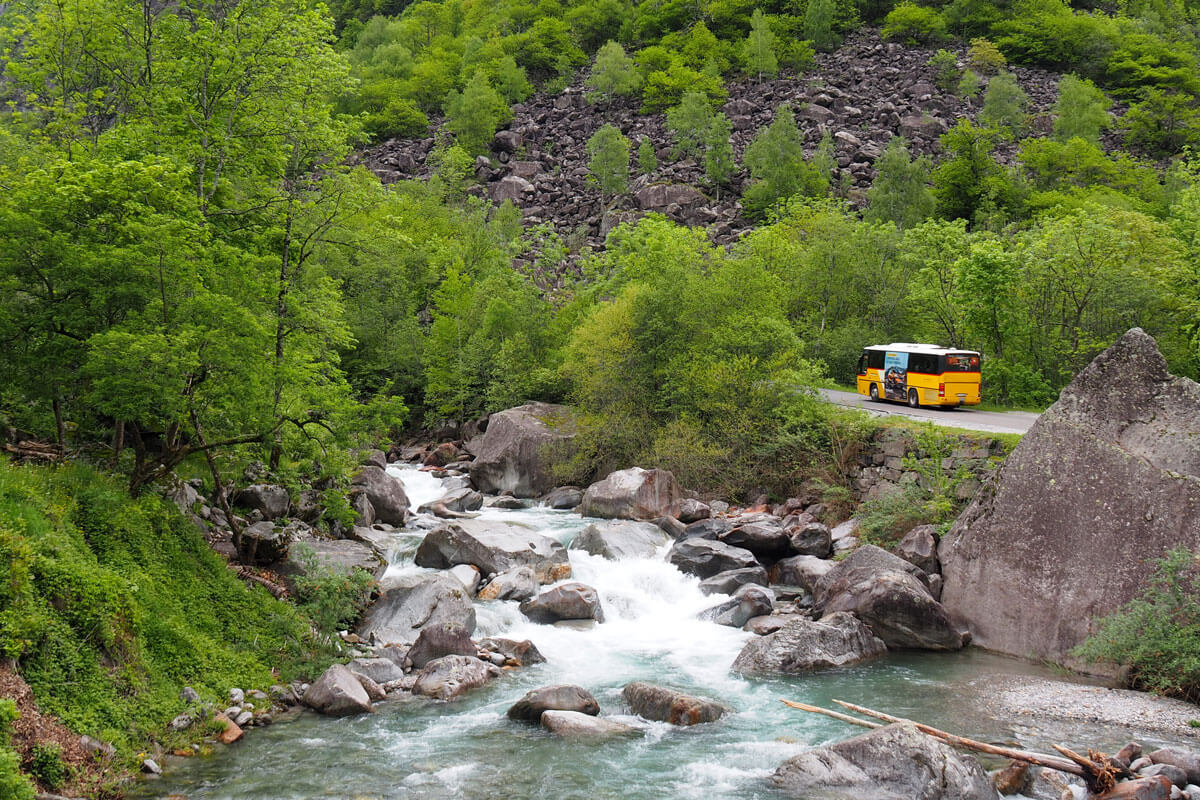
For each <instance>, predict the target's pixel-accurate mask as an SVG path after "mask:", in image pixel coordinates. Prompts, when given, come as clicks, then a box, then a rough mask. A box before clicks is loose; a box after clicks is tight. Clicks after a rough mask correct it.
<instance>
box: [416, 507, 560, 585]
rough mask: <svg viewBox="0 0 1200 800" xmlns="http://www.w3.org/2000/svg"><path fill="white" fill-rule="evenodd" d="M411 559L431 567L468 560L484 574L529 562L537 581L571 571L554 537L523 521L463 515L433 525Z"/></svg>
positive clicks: (552, 580) (466, 562) (557, 578)
mask: <svg viewBox="0 0 1200 800" xmlns="http://www.w3.org/2000/svg"><path fill="white" fill-rule="evenodd" d="M415 561H416V564H417V566H419V567H430V568H432V569H449V568H450V567H453V566H455V565H456V564H472V565H474V566H476V567H478V568H479V571H480V572H481V573H483V574H485V575H489V574H492V573H500V572H505V571H507V570H510V569H512V568H513V567H520V566H531V567H533V569H534V573H535V574H536V575H537V578H538V581H539V582H541V583H553V582H554V581H557V580H562V579H563V578H566V577H569V576H570V574H571V566H570V563H569V562H568V561H567V551H566V548H564V547H563V546H562V544H560V543H559V542H558V541H557V540H555V539H551V538H550V537H548V536H543V535H542V534H540V533H538V532H536V531H534V530H533V529H531V528H529V527H528V526H525V525H520V524H517V523H510V522H496V521H492V520H478V519H463V520H456V521H454V522H449V523H446V524H445V525H441V526H439V527H437V528H434V529H433V530H432V531H430V532H429V533H427V534H426V535H425V538H424V539H423V540H422V541H421V544H420V546H419V547H417V554H416V558H415Z"/></svg>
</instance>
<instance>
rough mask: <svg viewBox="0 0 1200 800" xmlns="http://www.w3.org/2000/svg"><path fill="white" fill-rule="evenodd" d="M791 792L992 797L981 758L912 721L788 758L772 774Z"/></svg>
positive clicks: (935, 799) (907, 799)
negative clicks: (971, 754)
mask: <svg viewBox="0 0 1200 800" xmlns="http://www.w3.org/2000/svg"><path fill="white" fill-rule="evenodd" d="M771 780H772V782H773V783H774V784H775V785H776V786H778V787H779V788H780V789H781V790H782V792H783V794H784V795H785V796H786V797H795V798H805V799H806V800H807V798H812V797H821V798H829V800H861V799H862V798H866V797H869V798H871V800H993V798H995V797H996V790H995V788H993V787H992V784H991V781H989V780H988V777H987V774H986V773H985V772H984V771H983V767H981V766H980V765H979V762H978V761H976V760H975V759H974V758H972V757H971V756H968V755H964V754H960V753H957V752H956V751H955V750H954V749H953V748H951V747H950V746H949V745H946V744H943V743H942V742H940V741H938V740H937V739H934V738H933V737H932V736H927V735H925V734H923V733H921V732H920V731H918V730H917V729H916V728H915V727H914V726H912V725H888V726H886V727H883V728H877V729H875V730H873V731H869V732H867V733H864V734H860V735H859V736H855V737H854V738H852V739H847V740H846V741H844V742H838V743H837V744H834V745H829V746H828V747H819V748H816V749H813V750H810V751H808V752H806V753H801V754H800V755H798V756H794V757H792V758H789V759H788V760H787V761H785V762H784V763H783V765H782V766H780V767H779V769H777V770H776V771H775V774H774V775H773V776H772V778H771Z"/></svg>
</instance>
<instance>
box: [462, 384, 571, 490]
mask: <svg viewBox="0 0 1200 800" xmlns="http://www.w3.org/2000/svg"><path fill="white" fill-rule="evenodd" d="M574 436H575V433H574V428H573V427H572V426H571V423H570V417H569V412H568V410H567V408H566V407H565V406H557V405H552V404H549V403H526V404H525V405H523V406H517V407H516V408H510V409H508V410H506V411H499V412H497V413H495V414H492V416H491V417H490V418H489V419H488V426H487V431H486V432H485V433H484V434H483V435H481V436H478V437H476V438H474V439H472V440H471V441H470V442H468V444H467V449H468V450H470V452H471V453H472V454H473V455H474V456H475V460H474V461H472V462H471V481H472V482H473V483H474V484H475V487H476V488H477V489H479V491H481V492H484V493H486V494H503V493H505V492H512V493H513V494H514V495H516V496H517V497H536V496H537V495H540V494H545V493H546V492H548V491H550V489H552V488H553V487H554V482H553V480H551V478H550V469H549V468H550V464H551V463H552V459H554V458H555V457H556V454H558V455H560V454H561V452H562V451H563V450H564V449H565V448H569V447H570V442H571V440H572V439H573V438H574Z"/></svg>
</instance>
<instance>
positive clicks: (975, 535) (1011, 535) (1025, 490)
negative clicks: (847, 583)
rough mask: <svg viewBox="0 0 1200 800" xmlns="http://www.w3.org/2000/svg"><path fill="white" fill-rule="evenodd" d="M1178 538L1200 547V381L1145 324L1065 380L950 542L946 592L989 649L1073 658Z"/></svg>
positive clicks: (942, 548)
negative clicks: (1173, 366) (1177, 370)
mask: <svg viewBox="0 0 1200 800" xmlns="http://www.w3.org/2000/svg"><path fill="white" fill-rule="evenodd" d="M1177 547H1187V548H1189V549H1192V550H1196V549H1200V385H1198V384H1197V383H1196V382H1194V381H1192V380H1189V379H1187V378H1179V377H1175V376H1172V375H1171V374H1170V372H1169V371H1168V370H1167V363H1166V360H1165V359H1164V358H1163V357H1162V355H1161V354H1160V353H1159V352H1158V348H1157V346H1156V345H1155V342H1154V339H1153V338H1151V337H1150V336H1149V335H1147V334H1146V333H1145V332H1144V331H1142V330H1141V329H1140V328H1134V329H1133V330H1130V331H1129V332H1128V333H1126V334H1125V335H1123V336H1122V337H1121V338H1120V339H1119V340H1118V341H1117V342H1116V343H1115V344H1114V345H1113V346H1112V347H1110V348H1108V349H1107V350H1105V351H1104V352H1103V353H1101V354H1100V355H1098V356H1097V357H1096V358H1095V360H1094V361H1092V363H1091V364H1090V365H1089V366H1088V367H1086V368H1085V369H1084V370H1083V371H1082V372H1080V373H1079V375H1078V376H1076V378H1075V380H1074V381H1072V382H1071V384H1070V385H1069V386H1067V388H1065V389H1064V390H1063V391H1062V394H1061V395H1060V397H1059V399H1058V402H1056V403H1055V404H1054V405H1053V406H1051V407H1050V408H1049V409H1047V410H1046V411H1045V413H1043V414H1042V415H1041V416H1040V417H1039V418H1038V420H1037V422H1035V423H1034V425H1033V427H1032V428H1031V429H1030V431H1029V433H1027V434H1025V436H1024V437H1023V438H1022V439H1021V442H1020V443H1019V444H1018V445H1017V447H1016V449H1014V450H1013V452H1012V453H1011V454H1010V455H1009V456H1008V458H1007V459H1006V460H1005V462H1004V464H1003V465H1001V467H1000V468H999V469H998V470H997V472H996V474H995V477H994V479H993V480H991V481H989V482H988V483H987V484H985V486H984V487H983V489H982V490H981V491H980V492H979V493H978V494H977V495H976V496H975V498H974V499H973V500H972V501H971V504H970V505H969V506H968V507H967V508H966V509H965V510H964V511H963V513H962V514H961V515H960V516H959V518H958V520H957V521H956V522H955V523H954V527H953V528H952V529H951V530H950V532H949V533H948V534H947V535H946V536H945V537H944V538H943V539H942V542H941V544H940V545H939V547H938V556H939V559H940V561H941V564H942V575H943V577H944V578H945V585H944V588H943V589H942V602H943V603H944V604H945V606H946V607H947V608H948V609H949V610H950V613H951V615H952V616H953V617H954V619H955V620H956V621H958V622H960V623H964V624H965V625H966V626H967V627H968V628H969V630H970V632H971V634H972V636H973V637H974V638H973V641H974V642H975V643H976V644H978V645H980V646H982V647H986V648H987V649H989V650H995V651H998V652H1001V653H1009V654H1013V655H1017V656H1020V657H1022V658H1034V659H1048V660H1050V661H1054V662H1059V663H1066V664H1068V665H1072V664H1076V662H1074V661H1073V660H1072V658H1071V657H1070V655H1069V653H1070V651H1071V649H1072V648H1074V647H1075V646H1076V645H1078V644H1080V643H1081V642H1083V641H1084V639H1086V638H1087V636H1088V634H1089V632H1090V631H1091V630H1092V625H1093V621H1094V620H1095V619H1096V618H1097V617H1101V616H1104V615H1106V614H1111V613H1113V612H1114V611H1116V610H1118V609H1119V608H1121V607H1122V606H1123V605H1125V604H1126V603H1128V602H1129V601H1130V600H1133V599H1134V598H1135V597H1137V596H1138V595H1139V594H1140V593H1141V592H1142V591H1143V589H1144V588H1145V586H1146V583H1147V581H1148V580H1149V578H1150V576H1151V574H1152V573H1153V571H1154V568H1155V565H1154V561H1155V559H1157V558H1159V557H1160V556H1161V555H1162V554H1163V553H1165V552H1167V551H1168V550H1171V549H1173V548H1177ZM1076 665H1077V664H1076ZM1088 666H1089V668H1091V669H1095V666H1096V665H1088Z"/></svg>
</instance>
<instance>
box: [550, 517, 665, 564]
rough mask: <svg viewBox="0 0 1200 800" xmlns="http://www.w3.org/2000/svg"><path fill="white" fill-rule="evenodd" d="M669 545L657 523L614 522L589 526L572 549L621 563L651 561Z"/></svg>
mask: <svg viewBox="0 0 1200 800" xmlns="http://www.w3.org/2000/svg"><path fill="white" fill-rule="evenodd" d="M666 543H667V534H666V533H664V532H663V529H662V528H660V527H658V526H657V525H655V524H654V523H651V522H626V521H620V520H610V521H607V522H593V523H592V524H591V525H588V526H587V527H586V528H584V529H583V530H582V531H580V532H579V535H578V536H576V537H575V540H574V541H573V542H571V549H572V550H583V551H586V552H588V553H591V554H592V555H594V556H603V557H605V558H608V559H612V560H613V561H620V560H621V559H623V558H650V557H651V556H653V555H654V554H655V553H657V552H658V548H660V547H662V546H663V545H664V544H666Z"/></svg>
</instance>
